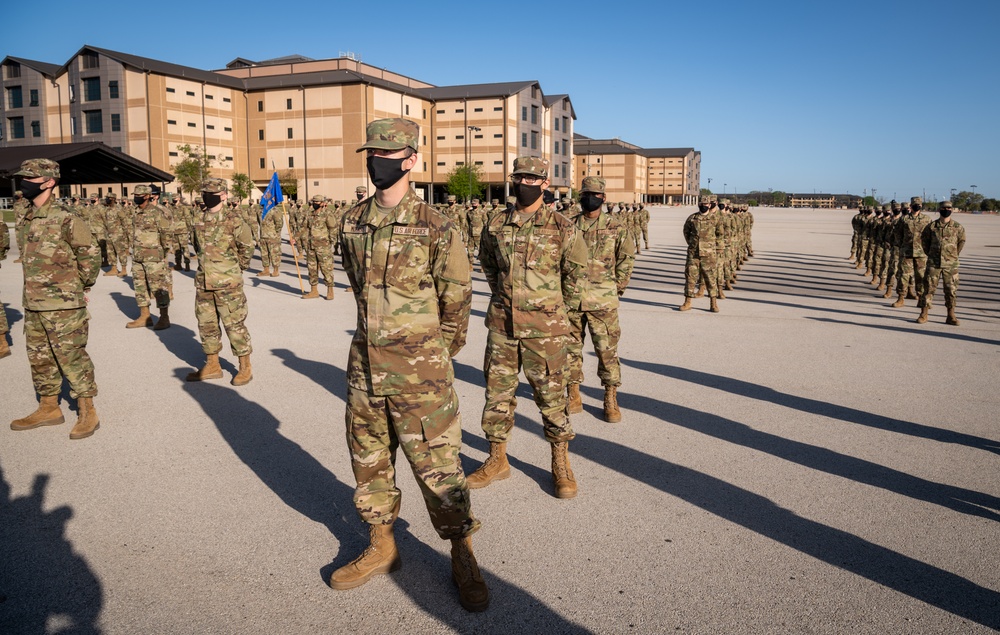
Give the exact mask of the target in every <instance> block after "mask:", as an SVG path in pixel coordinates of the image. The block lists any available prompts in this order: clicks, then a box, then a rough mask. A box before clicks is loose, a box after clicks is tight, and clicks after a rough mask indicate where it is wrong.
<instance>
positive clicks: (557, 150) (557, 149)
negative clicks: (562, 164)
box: [555, 141, 559, 154]
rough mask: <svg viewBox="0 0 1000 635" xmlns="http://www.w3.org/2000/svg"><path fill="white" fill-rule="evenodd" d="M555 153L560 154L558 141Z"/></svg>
mask: <svg viewBox="0 0 1000 635" xmlns="http://www.w3.org/2000/svg"><path fill="white" fill-rule="evenodd" d="M555 153H556V154H559V142H558V141H556V152H555Z"/></svg>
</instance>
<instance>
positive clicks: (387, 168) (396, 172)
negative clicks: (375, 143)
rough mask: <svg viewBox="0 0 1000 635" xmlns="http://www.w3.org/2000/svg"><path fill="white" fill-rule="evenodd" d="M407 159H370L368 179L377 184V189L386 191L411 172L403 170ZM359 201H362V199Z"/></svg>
mask: <svg viewBox="0 0 1000 635" xmlns="http://www.w3.org/2000/svg"><path fill="white" fill-rule="evenodd" d="M404 161H406V159H387V158H385V157H376V156H370V157H368V177H369V178H370V179H371V180H372V183H374V184H375V188H376V189H379V190H385V189H388V188H390V187H392V186H393V185H395V184H396V183H398V182H399V179H401V178H403V175H404V174H406V173H407V172H409V170H404V169H403V162H404ZM358 200H361V199H360V198H359V199H358Z"/></svg>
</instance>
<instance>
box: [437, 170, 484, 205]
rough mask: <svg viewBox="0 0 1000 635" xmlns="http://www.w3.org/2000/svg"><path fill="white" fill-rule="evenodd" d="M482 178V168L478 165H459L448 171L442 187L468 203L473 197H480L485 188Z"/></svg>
mask: <svg viewBox="0 0 1000 635" xmlns="http://www.w3.org/2000/svg"><path fill="white" fill-rule="evenodd" d="M482 178H483V174H482V169H481V168H480V167H479V166H478V165H460V166H458V167H456V168H455V169H454V170H452V171H451V172H449V173H448V182H447V183H446V184H445V186H444V189H445V190H446V191H447V192H448V193H449V194H454V195H455V196H457V197H459V198H461V199H463V200H464V201H465V202H467V203H468V202H469V201H471V200H472V199H474V198H482V196H483V192H484V191H485V189H486V188H485V186H484V185H483V182H482Z"/></svg>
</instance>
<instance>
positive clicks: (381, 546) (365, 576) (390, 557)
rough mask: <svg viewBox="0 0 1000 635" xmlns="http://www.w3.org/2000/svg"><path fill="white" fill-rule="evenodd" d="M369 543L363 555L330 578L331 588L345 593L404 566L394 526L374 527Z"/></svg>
mask: <svg viewBox="0 0 1000 635" xmlns="http://www.w3.org/2000/svg"><path fill="white" fill-rule="evenodd" d="M368 532H369V533H368V536H369V543H368V547H367V548H365V550H364V551H363V552H361V555H360V556H358V557H357V558H355V559H354V561H353V562H351V563H350V564H347V565H344V566H343V567H341V568H339V569H337V570H336V571H334V572H333V575H331V576H330V588H331V589H337V590H338V591H344V590H346V589H353V588H355V587H359V586H361V585H362V584H364V583H365V582H368V581H369V580H371V579H372V576H375V575H380V574H383V573H389V572H390V571H395V570H397V569H399V567H400V566H402V564H403V563H402V561H401V560H400V559H399V551H397V550H396V539H395V538H393V535H392V525H391V524H389V525H372V526H371V527H369V529H368Z"/></svg>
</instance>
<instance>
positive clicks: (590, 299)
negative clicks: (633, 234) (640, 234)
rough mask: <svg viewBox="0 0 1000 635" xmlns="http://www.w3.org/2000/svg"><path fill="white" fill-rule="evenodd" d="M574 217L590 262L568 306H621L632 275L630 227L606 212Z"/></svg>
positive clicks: (584, 308)
mask: <svg viewBox="0 0 1000 635" xmlns="http://www.w3.org/2000/svg"><path fill="white" fill-rule="evenodd" d="M573 221H574V223H575V224H576V229H577V231H578V232H579V235H580V236H581V237H582V238H583V242H584V244H586V245H587V266H586V267H585V268H584V271H583V275H581V276H580V277H579V278H578V279H577V287H578V291H577V292H576V293H572V292H571V293H570V294H569V295H570V296H571V297H570V298H569V299H567V300H566V306H567V307H569V308H571V309H576V310H579V311H605V310H608V309H617V308H618V296H620V295H622V294H623V293H625V288H626V287H627V286H628V281H629V278H630V277H631V276H632V265H633V264H634V263H635V241H634V240H629V239H628V230H627V229H626V228H625V227H624V226H623V225H622V224H621V223H619V222H618V220H617V219H615V218H612V217H611V216H610V215H609V214H607V213H606V212H602V213H601V214H600V215H599V216H598V217H597V218H596V219H592V218H587V217H586V216H584V215H583V214H579V215H578V216H576V217H575V218H574V219H573ZM566 291H567V289H565V288H564V289H563V292H564V293H565V292H566Z"/></svg>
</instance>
